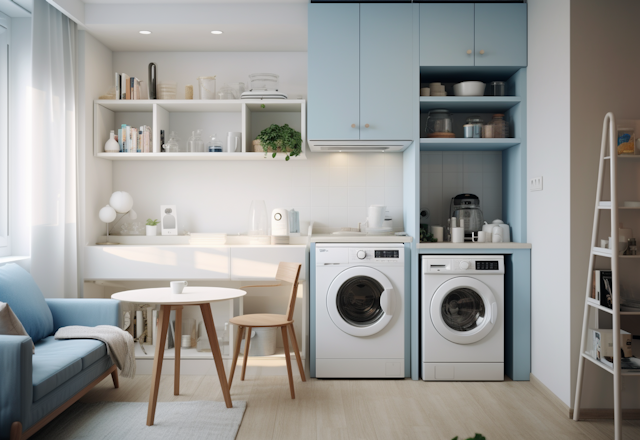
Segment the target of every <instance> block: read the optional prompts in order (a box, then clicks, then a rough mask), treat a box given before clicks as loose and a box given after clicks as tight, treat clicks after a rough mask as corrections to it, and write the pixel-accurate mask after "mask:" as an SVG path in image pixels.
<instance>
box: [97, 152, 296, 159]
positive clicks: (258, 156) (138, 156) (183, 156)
mask: <svg viewBox="0 0 640 440" xmlns="http://www.w3.org/2000/svg"><path fill="white" fill-rule="evenodd" d="M96 157H99V158H102V159H108V160H134V161H135V160H197V161H203V160H265V161H268V160H271V161H284V160H285V157H286V155H285V154H283V153H278V154H277V155H276V157H275V158H273V157H271V154H270V153H267V155H266V157H265V154H264V153H255V152H253V153H98V154H97V155H96ZM306 158H307V156H306V155H305V154H304V153H303V154H301V155H300V156H297V157H291V158H290V160H305V159H306Z"/></svg>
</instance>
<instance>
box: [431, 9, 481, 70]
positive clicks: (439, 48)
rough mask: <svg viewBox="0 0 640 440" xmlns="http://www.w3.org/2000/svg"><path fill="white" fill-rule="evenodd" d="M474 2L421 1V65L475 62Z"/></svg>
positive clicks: (453, 64) (471, 64) (450, 64)
mask: <svg viewBox="0 0 640 440" xmlns="http://www.w3.org/2000/svg"><path fill="white" fill-rule="evenodd" d="M473 59H474V15H473V3H461V4H453V3H423V4H421V5H420V65H421V66H473Z"/></svg>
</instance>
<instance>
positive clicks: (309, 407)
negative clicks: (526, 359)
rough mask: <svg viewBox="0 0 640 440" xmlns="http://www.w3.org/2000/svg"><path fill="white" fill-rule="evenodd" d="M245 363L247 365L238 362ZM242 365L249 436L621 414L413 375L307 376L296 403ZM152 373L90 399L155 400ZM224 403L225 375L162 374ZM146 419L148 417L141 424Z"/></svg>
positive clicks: (273, 381) (239, 385)
mask: <svg viewBox="0 0 640 440" xmlns="http://www.w3.org/2000/svg"><path fill="white" fill-rule="evenodd" d="M238 368H240V367H238ZM239 373H240V371H239V370H238V371H236V378H234V381H233V386H232V388H231V398H232V399H233V400H246V401H247V410H246V412H245V415H244V419H243V421H242V425H241V427H240V431H239V432H238V437H237V439H238V440H245V439H278V440H282V439H295V440H303V439H305V440H306V439H331V440H333V439H336V440H339V439H349V440H353V439H362V440H375V439H377V440H389V439H420V440H450V439H452V438H453V437H454V436H456V435H458V436H460V437H461V438H463V439H465V438H467V437H472V436H473V435H474V434H475V433H476V432H478V433H481V434H483V435H484V436H485V437H486V438H487V440H513V439H532V440H534V439H535V440H540V439H554V440H555V439H585V440H608V439H612V438H613V422H612V421H611V420H591V421H581V422H574V421H572V420H570V419H569V418H568V417H566V416H565V415H563V414H562V413H561V412H560V410H559V409H558V408H557V407H556V406H554V404H553V403H552V402H551V401H549V400H548V399H547V398H546V397H545V396H544V395H543V394H542V393H541V392H540V391H539V390H538V389H536V388H535V387H534V386H533V385H532V384H531V383H530V382H512V381H505V382H499V383H490V382H486V383H472V382H468V383H463V382H439V383H436V382H422V381H412V380H408V379H407V380H316V379H308V380H307V382H306V383H303V382H302V381H301V380H300V376H299V374H298V372H297V370H296V369H295V362H294V376H295V387H296V399H295V400H291V398H290V397H289V386H288V382H287V377H286V373H285V374H283V373H284V371H283V370H282V369H280V368H272V367H266V366H251V362H250V363H249V366H248V367H247V378H246V380H245V381H244V382H241V381H240V380H239V379H240V374H239ZM150 386H151V377H150V376H143V375H140V376H136V378H135V379H124V378H121V379H120V388H119V389H114V388H113V384H112V382H111V380H110V379H106V380H104V381H103V382H102V383H100V384H99V385H98V386H97V387H96V388H95V389H93V390H92V391H90V392H89V393H88V394H87V395H86V396H85V397H83V398H82V399H81V401H82V402H87V403H88V402H99V401H118V402H147V401H148V399H149V389H150ZM192 400H216V401H223V398H222V393H221V392H220V385H219V383H218V379H217V376H182V378H181V389H180V395H179V396H174V395H173V376H170V375H166V376H162V380H161V383H160V392H159V397H158V401H159V402H176V401H192ZM140 423H141V424H143V423H145V420H140ZM623 433H624V439H625V440H638V439H640V421H638V420H635V421H633V420H629V421H626V420H625V421H624V423H623Z"/></svg>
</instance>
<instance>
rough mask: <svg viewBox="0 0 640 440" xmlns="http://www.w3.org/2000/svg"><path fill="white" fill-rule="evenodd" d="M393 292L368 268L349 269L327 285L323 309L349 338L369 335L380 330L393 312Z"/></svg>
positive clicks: (388, 285)
mask: <svg viewBox="0 0 640 440" xmlns="http://www.w3.org/2000/svg"><path fill="white" fill-rule="evenodd" d="M396 296H397V292H395V290H394V289H393V286H392V285H391V282H390V281H389V279H388V278H387V277H386V276H385V275H384V274H383V273H382V272H380V271H378V270H376V269H373V268H370V267H351V268H349V269H347V270H345V271H343V272H341V273H340V274H339V275H338V276H337V277H336V278H335V279H334V280H333V282H332V283H331V285H330V286H329V291H328V292H327V310H328V311H329V316H330V317H331V320H332V321H333V323H334V324H335V325H336V327H338V328H339V329H340V330H342V331H343V332H345V333H347V334H350V335H353V336H370V335H374V334H376V333H378V332H380V331H382V329H384V328H385V327H386V326H387V325H388V324H389V322H390V321H391V318H393V313H394V310H397V309H398V307H396V302H397V301H398V299H397V298H396Z"/></svg>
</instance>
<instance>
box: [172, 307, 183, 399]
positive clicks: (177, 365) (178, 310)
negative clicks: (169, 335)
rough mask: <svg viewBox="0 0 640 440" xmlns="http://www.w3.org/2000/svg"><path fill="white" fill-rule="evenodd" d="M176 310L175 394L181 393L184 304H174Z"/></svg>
mask: <svg viewBox="0 0 640 440" xmlns="http://www.w3.org/2000/svg"><path fill="white" fill-rule="evenodd" d="M173 308H174V309H175V310H176V328H175V331H174V334H175V336H176V337H175V341H174V345H175V348H176V353H175V354H176V356H175V358H176V360H175V372H174V374H173V395H174V396H178V395H180V347H181V346H182V306H174V307H173Z"/></svg>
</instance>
